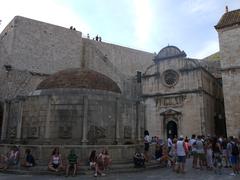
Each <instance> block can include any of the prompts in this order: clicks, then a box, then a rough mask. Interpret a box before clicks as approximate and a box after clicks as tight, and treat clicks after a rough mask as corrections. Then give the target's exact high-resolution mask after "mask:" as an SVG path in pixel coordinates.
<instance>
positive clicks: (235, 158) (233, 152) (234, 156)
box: [230, 137, 239, 176]
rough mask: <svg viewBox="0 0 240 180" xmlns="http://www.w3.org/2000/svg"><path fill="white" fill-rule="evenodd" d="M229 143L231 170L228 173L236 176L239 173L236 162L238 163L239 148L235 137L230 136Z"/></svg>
mask: <svg viewBox="0 0 240 180" xmlns="http://www.w3.org/2000/svg"><path fill="white" fill-rule="evenodd" d="M230 143H231V146H232V147H231V164H232V169H233V172H232V173H231V174H230V175H231V176H236V174H238V173H239V170H238V163H239V148H238V146H237V139H234V138H233V137H230Z"/></svg>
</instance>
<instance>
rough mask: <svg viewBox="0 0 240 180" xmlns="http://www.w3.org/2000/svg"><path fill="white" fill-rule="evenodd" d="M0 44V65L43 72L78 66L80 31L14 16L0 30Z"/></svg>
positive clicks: (49, 72) (79, 58)
mask: <svg viewBox="0 0 240 180" xmlns="http://www.w3.org/2000/svg"><path fill="white" fill-rule="evenodd" d="M0 45H1V46H0V47H1V51H0V52H1V54H0V58H1V60H0V63H1V66H2V65H3V64H10V65H12V66H13V67H14V68H15V69H20V70H28V71H33V72H38V73H45V74H51V73H54V72H56V71H59V70H62V69H66V68H72V67H80V62H81V50H82V33H81V32H78V31H72V30H69V29H67V28H63V27H60V26H55V25H51V24H47V23H43V22H40V21H36V20H31V19H28V18H23V17H19V16H16V17H15V18H14V19H13V20H12V21H11V22H10V24H9V25H8V27H7V28H6V29H5V30H4V31H3V32H2V33H1V40H0ZM2 53H3V54H2ZM4 53H7V56H6V55H4Z"/></svg>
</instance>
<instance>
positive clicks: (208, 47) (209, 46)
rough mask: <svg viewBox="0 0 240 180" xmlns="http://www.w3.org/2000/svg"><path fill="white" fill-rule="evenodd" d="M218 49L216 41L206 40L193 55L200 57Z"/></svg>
mask: <svg viewBox="0 0 240 180" xmlns="http://www.w3.org/2000/svg"><path fill="white" fill-rule="evenodd" d="M217 51H219V44H218V41H217V40H216V41H213V40H212V41H208V42H206V43H205V47H204V48H202V49H201V50H199V51H198V52H197V53H196V54H195V55H193V57H194V58H197V59H202V58H205V57H207V56H210V55H211V54H213V53H215V52H217Z"/></svg>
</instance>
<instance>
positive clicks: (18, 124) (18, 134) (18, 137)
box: [17, 100, 23, 140]
mask: <svg viewBox="0 0 240 180" xmlns="http://www.w3.org/2000/svg"><path fill="white" fill-rule="evenodd" d="M22 113H23V101H22V100H20V101H19V102H18V115H17V120H18V123H17V139H18V140H20V139H21V134H22Z"/></svg>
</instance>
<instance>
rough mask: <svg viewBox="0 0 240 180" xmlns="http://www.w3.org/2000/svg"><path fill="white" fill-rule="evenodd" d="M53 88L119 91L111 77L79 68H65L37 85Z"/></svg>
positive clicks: (40, 87) (39, 88)
mask: <svg viewBox="0 0 240 180" xmlns="http://www.w3.org/2000/svg"><path fill="white" fill-rule="evenodd" d="M55 88H80V89H81V88H84V89H95V90H105V91H112V92H116V93H121V90H120V88H119V86H118V85H117V83H116V82H114V81H113V80H112V79H111V78H109V77H107V76H106V75H104V74H101V73H99V72H96V71H93V70H89V69H80V68H71V69H66V70H62V71H59V72H57V73H54V74H53V75H50V76H49V77H48V78H46V79H45V80H43V81H42V82H41V83H40V84H39V85H38V87H37V90H43V89H55Z"/></svg>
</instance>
